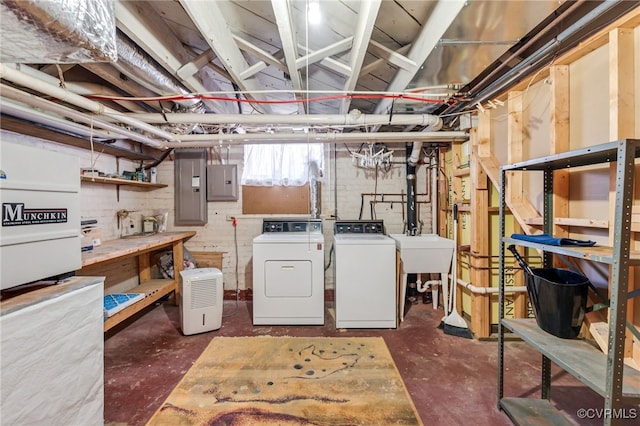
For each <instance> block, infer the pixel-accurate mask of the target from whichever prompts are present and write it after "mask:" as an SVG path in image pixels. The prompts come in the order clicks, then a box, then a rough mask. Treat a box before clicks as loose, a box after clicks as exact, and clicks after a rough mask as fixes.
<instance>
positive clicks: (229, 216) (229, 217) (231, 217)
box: [227, 214, 236, 222]
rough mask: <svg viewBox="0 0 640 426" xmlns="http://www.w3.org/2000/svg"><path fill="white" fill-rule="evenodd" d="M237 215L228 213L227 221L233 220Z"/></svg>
mask: <svg viewBox="0 0 640 426" xmlns="http://www.w3.org/2000/svg"><path fill="white" fill-rule="evenodd" d="M235 218H236V217H235V216H231V215H230V214H228V215H227V221H228V222H233V219H235Z"/></svg>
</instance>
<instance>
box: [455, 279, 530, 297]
mask: <svg viewBox="0 0 640 426" xmlns="http://www.w3.org/2000/svg"><path fill="white" fill-rule="evenodd" d="M456 282H457V284H458V285H459V286H462V287H464V288H466V289H467V290H469V291H471V292H472V293H476V294H491V293H498V292H499V291H500V288H498V287H476V286H474V285H473V284H471V283H468V282H466V281H463V280H461V279H460V278H458V279H457V280H456ZM526 291H527V288H526V287H516V286H505V288H504V292H505V293H522V292H526Z"/></svg>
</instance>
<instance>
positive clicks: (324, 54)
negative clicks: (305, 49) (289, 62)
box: [296, 37, 353, 69]
mask: <svg viewBox="0 0 640 426" xmlns="http://www.w3.org/2000/svg"><path fill="white" fill-rule="evenodd" d="M351 46H353V37H347V38H345V39H342V40H340V41H339V42H336V43H333V44H330V45H329V46H325V47H323V48H322V49H319V50H315V51H313V53H307V54H306V55H304V56H301V57H299V58H298V59H297V60H296V68H298V69H300V68H304V67H306V66H307V65H311V64H314V63H316V62H319V61H321V60H323V59H324V58H328V57H331V56H333V55H337V54H338V53H341V52H344V51H345V50H349V49H351Z"/></svg>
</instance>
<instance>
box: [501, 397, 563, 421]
mask: <svg viewBox="0 0 640 426" xmlns="http://www.w3.org/2000/svg"><path fill="white" fill-rule="evenodd" d="M500 408H502V409H503V410H504V412H505V413H506V414H507V416H509V418H510V419H511V421H513V423H514V424H516V425H520V426H546V425H550V426H570V425H572V424H573V423H571V422H570V421H569V420H567V418H565V417H564V415H563V414H562V413H561V412H560V411H559V410H558V409H557V408H556V407H554V406H553V405H552V404H551V402H550V401H549V400H547V399H533V398H502V399H501V400H500Z"/></svg>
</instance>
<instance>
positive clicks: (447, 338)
mask: <svg viewBox="0 0 640 426" xmlns="http://www.w3.org/2000/svg"><path fill="white" fill-rule="evenodd" d="M363 303H366V302H365V301H363ZM332 307H333V303H332V302H327V306H326V317H325V325H324V326H271V327H267V326H259V327H254V326H253V324H252V321H251V302H242V301H241V302H239V303H238V304H237V307H236V302H235V301H225V308H224V315H225V316H224V317H223V321H222V328H220V329H219V330H217V331H212V332H209V333H203V334H198V335H192V336H183V335H182V334H181V332H180V319H179V313H178V308H177V306H175V305H173V304H171V303H163V304H157V305H155V306H152V307H150V308H148V309H147V310H145V311H143V312H142V313H140V314H139V315H137V316H136V317H134V318H133V319H132V320H131V321H128V322H127V323H125V324H121V326H119V327H117V328H116V329H114V330H111V331H110V332H109V333H108V334H107V335H105V377H104V380H105V388H104V393H105V424H106V425H109V426H116V425H118V426H120V425H129V426H137V425H144V424H145V423H146V422H147V420H148V419H149V418H150V417H151V416H152V415H153V413H154V412H155V411H156V410H157V409H158V407H160V405H161V404H162V403H163V402H164V400H165V398H166V397H167V396H168V395H169V393H170V392H171V390H172V389H173V388H174V386H175V385H176V384H177V383H178V382H179V381H180V379H181V378H182V376H183V375H184V374H185V373H186V372H187V370H188V369H189V368H190V367H191V365H192V364H193V362H194V361H195V360H196V359H197V358H198V356H199V355H200V354H201V353H202V351H203V350H204V349H205V347H206V346H207V345H208V344H209V342H210V341H211V339H213V338H215V337H216V336H262V335H271V336H282V335H287V336H345V337H346V336H382V337H383V338H384V340H385V342H386V344H387V346H388V347H389V350H390V351H391V354H392V356H393V358H394V361H395V362H396V365H397V367H398V370H399V371H400V374H401V376H402V378H403V380H404V383H405V385H406V387H407V389H408V391H409V394H410V395H411V397H412V399H413V402H414V404H415V406H416V408H417V410H418V413H419V415H420V417H421V418H422V421H423V422H424V424H425V425H447V426H451V425H468V424H470V423H475V424H479V425H494V426H499V425H511V424H512V423H511V421H510V420H509V418H508V417H507V416H506V415H505V414H504V413H503V412H502V411H500V410H498V409H497V408H496V407H497V372H496V371H497V359H498V350H497V342H496V341H495V340H488V341H478V340H475V339H465V338H461V337H456V336H451V335H447V334H445V333H444V332H443V331H442V330H441V329H438V328H437V326H438V324H439V323H440V321H441V319H442V315H443V311H442V310H441V309H438V310H434V309H433V307H432V305H425V304H422V303H417V304H414V305H411V307H410V309H409V311H408V313H407V315H406V317H405V320H404V322H402V324H401V325H400V327H398V329H395V330H370V329H362V330H336V328H335V321H334V319H333V316H332ZM540 361H541V356H540V354H539V353H538V352H536V351H534V350H532V349H531V348H530V347H529V346H528V345H527V344H525V343H523V342H521V341H517V340H514V341H508V342H507V343H506V348H505V368H506V371H507V374H506V380H505V385H504V395H505V396H521V397H533V398H538V397H539V395H540V387H539V382H540ZM551 396H552V401H553V402H554V403H555V405H556V406H557V408H559V409H560V410H561V411H563V412H564V413H565V415H566V416H567V418H568V419H569V420H570V421H571V422H573V423H574V424H576V425H591V424H594V425H596V424H602V419H600V420H598V419H593V420H587V419H580V418H578V416H577V412H578V410H579V409H580V408H594V409H601V408H602V407H603V405H602V404H603V399H602V398H601V397H600V396H599V395H597V394H596V393H595V392H593V391H591V390H590V389H588V388H587V387H585V386H584V385H582V384H581V383H580V382H578V381H577V380H576V379H574V378H573V377H572V376H571V375H569V374H567V373H565V372H564V371H563V370H561V369H559V368H558V367H556V366H555V365H552V389H551ZM634 421H635V420H634ZM629 424H631V423H629ZM381 426H382V425H381Z"/></svg>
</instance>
